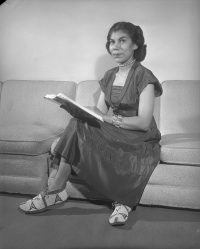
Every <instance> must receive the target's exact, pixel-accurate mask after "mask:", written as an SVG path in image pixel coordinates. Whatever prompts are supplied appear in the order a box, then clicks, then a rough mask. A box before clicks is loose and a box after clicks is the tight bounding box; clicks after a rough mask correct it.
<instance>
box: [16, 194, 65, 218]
mask: <svg viewBox="0 0 200 249" xmlns="http://www.w3.org/2000/svg"><path fill="white" fill-rule="evenodd" d="M68 197H69V196H68V194H67V192H66V190H65V189H62V190H57V191H52V192H48V193H45V192H41V193H40V194H39V195H37V196H35V197H34V198H33V199H30V200H28V201H26V202H23V203H21V204H20V205H19V210H20V211H23V212H24V213H26V214H35V213H40V212H44V211H46V210H48V209H50V208H52V207H55V206H58V205H61V204H64V202H65V201H66V200H67V199H68Z"/></svg>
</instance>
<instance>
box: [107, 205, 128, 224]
mask: <svg viewBox="0 0 200 249" xmlns="http://www.w3.org/2000/svg"><path fill="white" fill-rule="evenodd" d="M114 207H115V209H114V211H113V212H112V214H111V215H110V217H109V223H110V224H111V225H112V226H120V225H124V224H125V223H126V221H127V220H128V214H129V212H130V211H131V208H130V207H128V206H126V205H122V204H120V203H114Z"/></svg>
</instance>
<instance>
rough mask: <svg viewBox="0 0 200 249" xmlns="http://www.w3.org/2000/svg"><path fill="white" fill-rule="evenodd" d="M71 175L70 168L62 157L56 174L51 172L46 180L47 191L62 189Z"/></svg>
mask: <svg viewBox="0 0 200 249" xmlns="http://www.w3.org/2000/svg"><path fill="white" fill-rule="evenodd" d="M70 174H71V166H70V165H69V164H68V163H67V162H66V161H65V159H64V158H63V157H62V158H61V160H60V164H59V167H58V170H57V172H55V171H54V172H53V173H52V174H51V175H50V177H49V179H48V191H49V192H50V191H55V190H59V189H63V188H64V187H65V185H66V182H67V180H68V178H69V176H70Z"/></svg>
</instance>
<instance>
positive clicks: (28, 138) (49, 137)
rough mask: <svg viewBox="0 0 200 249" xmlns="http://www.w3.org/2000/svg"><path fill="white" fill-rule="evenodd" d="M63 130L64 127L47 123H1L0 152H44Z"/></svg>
mask: <svg viewBox="0 0 200 249" xmlns="http://www.w3.org/2000/svg"><path fill="white" fill-rule="evenodd" d="M62 132H63V129H58V128H56V127H52V126H47V125H37V124H21V125H20V124H15V125H6V126H4V125H0V154H16V155H41V154H44V153H46V152H48V151H49V149H50V146H51V144H52V142H53V141H54V140H55V139H56V138H57V137H58V136H60V135H61V134H62Z"/></svg>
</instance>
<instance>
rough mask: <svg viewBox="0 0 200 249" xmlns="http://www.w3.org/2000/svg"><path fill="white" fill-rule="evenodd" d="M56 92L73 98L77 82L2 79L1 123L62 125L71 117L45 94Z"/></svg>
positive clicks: (61, 126)
mask: <svg viewBox="0 0 200 249" xmlns="http://www.w3.org/2000/svg"><path fill="white" fill-rule="evenodd" d="M59 92H62V93H64V94H65V95H67V96H69V97H71V98H73V99H74V98H75V92H76V84H75V83H74V82H67V81H66V82H64V81H25V80H24V81H21V80H10V81H5V82H4V83H3V87H2V95H1V108H0V125H5V126H6V125H10V124H13V125H16V124H25V123H26V124H33V125H35V124H36V125H41V124H45V125H50V126H57V127H59V128H63V127H65V126H66V124H67V123H66V122H67V121H68V120H69V117H71V116H70V115H69V114H68V113H67V112H66V111H64V110H63V109H60V108H59V106H58V105H57V104H55V103H52V102H50V101H48V100H46V99H44V96H45V95H46V94H57V93H59Z"/></svg>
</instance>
